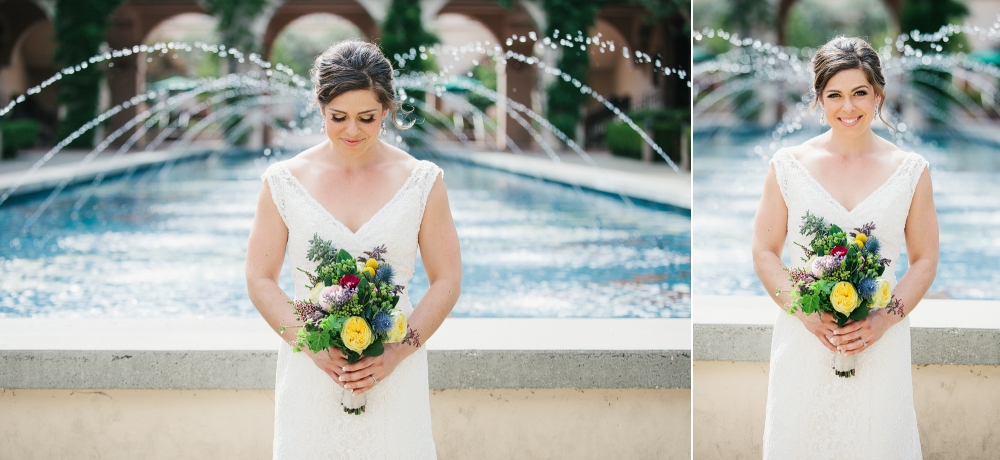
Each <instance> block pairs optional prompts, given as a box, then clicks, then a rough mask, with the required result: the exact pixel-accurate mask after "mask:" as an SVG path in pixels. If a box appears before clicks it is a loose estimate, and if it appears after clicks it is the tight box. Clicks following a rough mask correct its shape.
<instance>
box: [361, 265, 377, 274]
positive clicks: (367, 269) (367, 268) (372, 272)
mask: <svg viewBox="0 0 1000 460" xmlns="http://www.w3.org/2000/svg"><path fill="white" fill-rule="evenodd" d="M361 273H367V274H368V276H375V270H374V269H373V268H371V267H365V268H362V269H361Z"/></svg>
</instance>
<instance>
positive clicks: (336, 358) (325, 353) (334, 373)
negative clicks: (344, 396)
mask: <svg viewBox="0 0 1000 460" xmlns="http://www.w3.org/2000/svg"><path fill="white" fill-rule="evenodd" d="M302 351H303V352H305V354H306V355H308V356H309V357H310V358H312V360H313V363H315V364H316V367H318V368H319V369H320V370H321V371H323V372H326V374H327V375H329V376H330V378H332V379H333V381H334V382H336V383H337V385H340V386H341V387H343V386H344V382H342V381H341V380H340V375H341V374H343V373H344V370H343V369H344V366H346V365H347V357H346V356H344V353H342V352H341V351H340V350H338V349H336V348H327V349H326V350H320V351H319V353H313V352H312V350H310V349H308V348H303V349H302Z"/></svg>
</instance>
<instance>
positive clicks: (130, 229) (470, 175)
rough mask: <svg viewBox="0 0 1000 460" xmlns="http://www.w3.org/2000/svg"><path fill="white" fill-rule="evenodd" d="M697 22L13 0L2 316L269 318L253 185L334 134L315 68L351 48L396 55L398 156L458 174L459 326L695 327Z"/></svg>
mask: <svg viewBox="0 0 1000 460" xmlns="http://www.w3.org/2000/svg"><path fill="white" fill-rule="evenodd" d="M690 18H691V15H690V5H689V3H688V2H684V1H678V0H625V1H618V2H610V1H604V0H585V1H570V0H538V1H521V0H497V1H494V0H444V1H442V0H428V1H422V2H408V1H403V0H391V1H389V0H358V1H354V0H328V1H313V0H308V1H307V0H288V1H280V0H242V1H237V0H202V1H195V0H99V1H88V2H76V1H70V0H50V1H47V0H2V1H0V128H2V135H0V144H2V151H3V161H2V162H0V222H2V223H0V317H3V316H11V317H30V316H46V315H54V314H61V315H64V314H71V315H81V316H93V317H109V316H110V317H147V316H169V317H185V316H235V317H243V316H253V315H256V312H255V310H254V309H253V307H252V305H250V303H249V301H248V300H247V299H246V294H245V286H244V284H245V283H244V280H243V269H242V264H243V254H245V249H246V248H245V244H246V243H245V241H246V236H247V233H248V231H249V226H250V223H251V222H252V218H253V211H254V207H255V201H256V196H257V191H258V190H259V188H260V180H259V176H260V173H261V172H263V170H264V169H265V168H266V167H267V166H268V165H269V164H271V163H273V162H274V161H278V160H281V159H283V158H288V157H289V156H291V155H295V154H296V153H297V152H299V151H301V150H302V149H304V148H307V147H309V146H311V145H315V144H316V143H318V142H320V141H322V140H323V136H322V135H320V133H319V132H318V129H319V127H320V119H319V117H318V110H317V109H316V108H315V107H313V106H311V105H310V102H311V82H310V80H309V75H308V72H309V69H310V68H311V67H312V63H313V60H314V59H315V57H316V56H317V55H318V54H319V53H321V52H322V51H323V50H325V49H326V48H327V47H329V46H330V45H331V44H333V43H335V42H337V41H339V40H343V39H348V38H356V39H362V40H372V41H374V42H375V43H377V44H378V45H379V46H380V47H381V49H382V50H383V52H384V54H385V55H386V56H387V57H388V58H389V59H390V60H391V61H392V63H393V65H394V67H395V68H396V69H397V77H398V82H399V90H400V93H399V97H400V99H402V100H403V101H404V102H405V104H404V108H405V111H406V115H405V117H406V118H408V119H411V120H414V121H416V122H417V124H416V126H415V128H414V129H410V130H405V131H399V130H393V129H390V132H389V134H388V136H386V137H385V140H386V141H388V142H390V143H393V144H395V145H398V146H400V147H402V148H404V149H408V150H409V151H410V152H411V153H412V154H414V155H416V156H418V157H420V158H426V159H431V160H432V161H435V162H437V163H438V164H439V165H441V166H442V167H443V168H444V169H445V170H446V175H445V178H446V179H445V180H446V183H447V184H448V187H449V190H450V194H451V197H452V205H453V207H454V209H453V211H454V214H455V218H456V222H457V223H458V226H459V235H460V237H461V239H462V250H463V256H464V261H465V264H466V267H465V270H466V273H465V280H466V285H465V286H464V289H463V291H464V295H463V299H462V300H461V301H460V303H459V305H458V307H456V310H455V315H458V316H598V317H623V316H624V317H651V316H655V317H688V316H689V315H690V196H689V192H688V190H689V186H690V175H689V169H690V158H689V157H690V151H691V147H690V141H689V139H690V106H689V103H690V94H691V87H690V52H691V48H690V34H691V29H690ZM390 128H391V127H390ZM664 196H670V197H675V196H679V197H680V198H677V199H675V198H663V197H664ZM291 269H292V267H286V270H285V271H284V272H283V280H282V283H283V284H282V286H283V287H284V289H285V290H286V291H287V292H291V289H292V286H291V284H290V283H291V280H290V278H289V277H288V276H287V274H288V271H289V270H291ZM424 289H426V280H425V279H424V278H423V271H422V269H420V268H419V267H418V270H417V275H416V276H415V277H414V279H413V280H412V282H411V297H412V298H413V300H414V303H416V301H418V300H419V297H420V296H422V293H423V290H424Z"/></svg>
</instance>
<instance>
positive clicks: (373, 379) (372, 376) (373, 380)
mask: <svg viewBox="0 0 1000 460" xmlns="http://www.w3.org/2000/svg"><path fill="white" fill-rule="evenodd" d="M370 377H371V378H372V382H375V383H372V386H375V385H378V379H377V378H375V374H372V375H370Z"/></svg>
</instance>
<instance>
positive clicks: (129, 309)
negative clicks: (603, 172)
mask: <svg viewBox="0 0 1000 460" xmlns="http://www.w3.org/2000/svg"><path fill="white" fill-rule="evenodd" d="M280 158H281V155H280V154H278V153H276V154H274V155H270V156H260V155H254V156H245V155H244V156H227V155H213V156H211V157H210V158H209V159H207V160H201V161H191V162H185V163H178V164H174V165H170V166H168V167H163V168H152V169H149V170H147V171H144V172H139V173H136V174H135V175H133V176H131V177H128V178H119V179H116V180H105V182H104V183H102V184H101V185H100V186H98V187H96V188H93V189H92V188H90V187H89V186H82V187H76V188H70V189H67V190H65V191H63V192H62V193H61V194H60V195H58V196H57V198H56V199H55V201H54V202H53V203H52V205H51V206H49V208H48V209H47V210H46V211H45V212H44V213H43V214H42V215H41V216H40V217H39V218H38V220H37V221H36V222H34V224H32V225H31V226H30V227H28V229H27V230H26V231H24V230H22V229H23V227H24V224H25V222H26V221H27V220H28V219H29V218H30V217H31V215H32V214H33V213H34V211H35V210H36V209H37V208H38V206H39V204H40V200H25V201H15V202H8V203H5V204H4V205H3V206H2V207H0V317H55V316H59V317H66V316H69V317H97V318H155V317H165V318H166V317H171V318H175V317H176V318H182V317H252V316H255V315H257V312H256V310H255V309H254V307H253V305H252V304H251V303H250V301H249V299H248V298H247V295H246V286H245V280H244V275H243V262H244V255H245V251H246V241H247V235H248V233H249V229H250V224H251V222H252V219H253V213H254V209H255V205H256V197H257V195H258V192H259V190H260V186H261V181H260V178H259V177H260V174H261V173H262V172H263V171H264V169H266V167H267V166H268V165H269V164H270V162H273V161H276V160H279V159H280ZM432 160H433V161H435V162H437V163H438V164H439V165H440V166H441V167H442V168H443V169H444V170H445V182H446V184H447V185H448V188H449V199H450V200H451V205H452V212H453V214H454V217H455V221H456V225H457V227H458V233H459V237H460V239H461V245H462V256H463V270H464V272H463V275H464V280H463V294H462V297H461V299H460V300H459V302H458V305H457V306H456V307H455V310H454V312H453V313H452V314H453V316H466V317H682V318H686V317H690V267H691V262H690V254H691V253H690V225H691V219H690V217H689V216H687V215H684V214H681V213H676V212H672V211H670V210H667V209H659V208H656V207H648V206H635V207H630V206H628V205H626V204H625V203H623V202H622V200H621V199H620V198H616V197H611V196H606V195H601V194H596V193H589V192H585V191H581V190H578V189H575V188H573V187H567V186H562V185H558V184H552V183H546V182H542V181H540V180H534V179H531V178H526V177H521V176H516V175H511V174H507V173H502V172H498V171H493V170H488V169H483V168H478V167H474V166H469V165H464V164H457V163H453V162H448V161H445V160H440V159H433V158H432ZM78 202H82V204H83V205H82V206H80V207H79V210H78V211H75V212H74V206H75V205H76V204H77V203H78ZM417 263H418V265H419V263H420V262H419V259H418V262H417ZM289 270H290V267H288V263H287V261H286V268H285V269H284V270H283V272H282V276H281V280H280V284H281V286H282V288H283V289H284V290H285V291H286V292H291V291H292V290H293V286H292V285H291V277H290V276H289ZM409 289H410V296H411V299H412V300H413V301H414V304H416V302H417V301H419V299H420V298H421V297H422V296H423V293H424V292H425V291H426V289H427V280H426V277H425V276H424V274H423V270H422V268H421V267H419V266H418V267H417V270H416V275H414V277H413V279H411V280H410V283H409Z"/></svg>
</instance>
